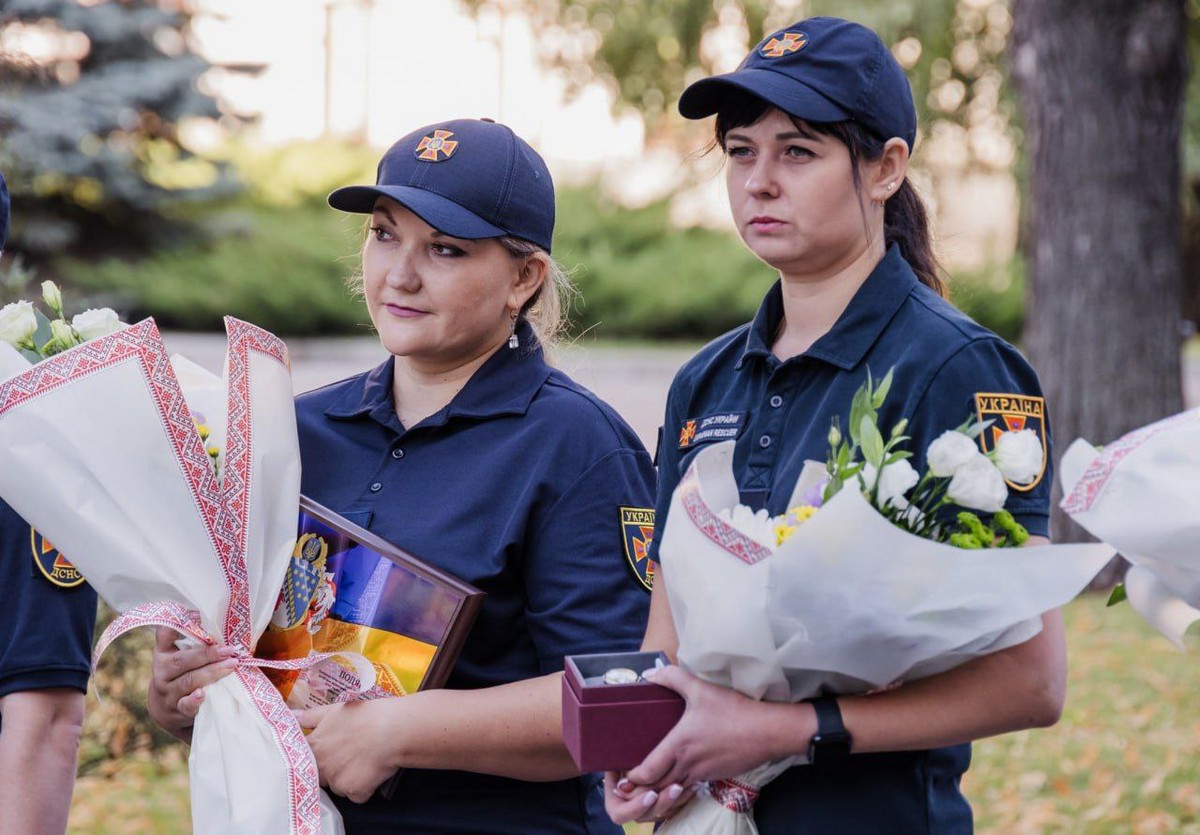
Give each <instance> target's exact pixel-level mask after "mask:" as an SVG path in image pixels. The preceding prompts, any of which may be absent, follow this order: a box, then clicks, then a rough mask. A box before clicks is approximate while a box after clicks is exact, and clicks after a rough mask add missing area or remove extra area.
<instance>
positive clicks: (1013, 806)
mask: <svg viewBox="0 0 1200 835" xmlns="http://www.w3.org/2000/svg"><path fill="white" fill-rule="evenodd" d="M1066 614H1067V630H1068V635H1069V640H1070V651H1071V674H1070V682H1071V684H1070V692H1069V695H1068V700H1067V706H1066V711H1065V713H1064V715H1063V719H1062V722H1061V723H1059V725H1057V726H1056V727H1054V728H1051V729H1049V730H1043V731H1030V732H1025V733H1018V734H1010V735H1008V736H1005V737H1001V738H998V739H993V740H987V741H985V742H982V743H979V744H978V745H977V746H976V748H975V760H974V767H973V768H972V769H971V771H970V773H969V775H968V777H967V779H966V783H965V789H966V792H967V795H968V797H969V798H970V799H971V802H972V804H973V805H974V807H975V813H976V820H977V824H978V831H979V832H980V833H995V835H999V833H1004V834H1005V835H1021V834H1022V833H1030V834H1031V835H1033V834H1034V833H1038V834H1040V833H1088V835H1092V833H1135V835H1151V833H1168V832H1169V833H1196V835H1200V699H1198V698H1196V696H1195V695H1194V694H1193V691H1194V689H1195V685H1196V683H1197V682H1198V681H1200V670H1198V669H1197V666H1196V659H1195V657H1194V656H1193V655H1185V654H1183V653H1180V652H1177V651H1176V650H1175V648H1174V647H1172V646H1171V645H1170V644H1169V643H1167V641H1166V640H1165V639H1163V638H1161V637H1159V636H1158V635H1157V633H1155V632H1153V631H1152V630H1151V629H1150V628H1149V627H1148V626H1146V625H1145V624H1144V623H1143V622H1142V621H1141V620H1140V619H1138V618H1137V616H1136V615H1135V614H1134V613H1133V611H1132V610H1131V609H1130V608H1129V607H1128V606H1127V605H1124V606H1118V607H1115V608H1113V609H1105V608H1104V602H1103V598H1102V597H1095V596H1093V597H1087V598H1084V599H1082V600H1079V601H1076V602H1075V603H1073V604H1071V606H1069V607H1068V609H1067V613H1066ZM106 765H111V766H112V767H111V768H107V769H104V768H102V769H101V771H107V772H108V773H107V774H93V775H91V776H87V777H84V778H81V779H80V780H79V783H78V784H77V786H76V789H75V798H74V803H73V807H72V813H71V827H70V830H69V831H70V832H72V833H97V835H98V833H118V832H119V833H176V832H188V831H190V828H189V826H188V819H187V781H186V777H185V776H184V773H183V768H182V766H181V765H175V766H172V767H169V768H166V769H163V768H160V767H158V766H155V765H152V764H150V763H145V762H136V761H135V762H127V763H124V764H119V765H118V764H106ZM643 831H645V830H643Z"/></svg>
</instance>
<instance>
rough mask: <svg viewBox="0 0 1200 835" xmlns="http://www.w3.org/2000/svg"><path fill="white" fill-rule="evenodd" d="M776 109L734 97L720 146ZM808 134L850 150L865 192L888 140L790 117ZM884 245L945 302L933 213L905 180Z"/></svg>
mask: <svg viewBox="0 0 1200 835" xmlns="http://www.w3.org/2000/svg"><path fill="white" fill-rule="evenodd" d="M771 107H772V105H770V104H767V103H766V102H765V101H763V100H762V99H760V98H758V97H756V96H752V95H749V94H747V95H744V96H731V97H730V98H729V99H727V100H726V102H725V104H724V105H723V106H722V107H721V110H720V111H719V112H718V113H717V124H716V139H715V143H714V144H715V147H719V148H724V147H725V135H726V134H727V133H729V131H731V130H733V129H734V128H740V127H745V126H746V125H753V124H754V123H755V122H757V121H758V120H759V119H761V118H762V117H763V116H764V115H765V114H766V112H767V110H769V109H770V108H771ZM790 118H791V119H792V121H793V122H795V123H796V126H797V127H798V128H800V129H801V130H804V131H813V132H815V133H821V134H824V135H826V136H832V137H834V138H836V139H838V140H840V141H841V142H842V144H844V145H845V146H846V147H847V148H848V149H849V151H850V173H851V176H852V177H853V178H854V187H855V188H856V189H857V188H861V186H862V181H861V179H860V174H859V163H860V162H862V161H864V160H866V161H868V162H870V161H874V160H877V159H879V158H880V157H881V156H883V145H884V142H883V140H881V139H879V138H878V137H876V136H875V135H874V134H871V133H869V132H867V130H866V129H865V128H863V127H862V126H861V125H860V124H858V123H857V122H805V121H802V120H800V119H797V118H796V117H794V116H792V117H790ZM883 241H884V244H885V245H886V246H889V247H890V246H891V245H892V244H895V245H896V246H898V247H900V254H901V255H903V256H904V260H905V261H907V262H908V265H909V266H910V267H912V270H913V272H914V273H916V276H917V279H918V280H919V281H920V282H921V283H922V284H924V285H925V286H926V287H928V288H929V289H931V290H933V291H934V292H935V293H937V294H938V295H939V296H941V297H942V298H946V296H947V292H946V285H945V283H944V282H943V281H942V279H941V276H940V273H941V266H940V265H939V264H938V261H937V256H936V255H934V254H933V239H932V236H931V235H930V233H929V213H928V212H926V210H925V204H924V202H923V201H922V200H921V195H919V194H917V190H916V188H914V187H913V185H912V183H911V182H909V180H908V178H907V177H905V178H904V181H903V182H902V183H900V188H899V190H897V192H896V193H895V194H893V195H892V196H891V197H890V198H889V199H888V201H887V203H886V205H885V207H884V210H883Z"/></svg>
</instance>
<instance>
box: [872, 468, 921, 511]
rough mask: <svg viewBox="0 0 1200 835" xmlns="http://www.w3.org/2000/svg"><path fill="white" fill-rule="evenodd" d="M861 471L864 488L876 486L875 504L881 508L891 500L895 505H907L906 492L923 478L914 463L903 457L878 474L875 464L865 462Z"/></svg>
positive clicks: (901, 506)
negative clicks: (915, 468)
mask: <svg viewBox="0 0 1200 835" xmlns="http://www.w3.org/2000/svg"><path fill="white" fill-rule="evenodd" d="M860 473H861V479H862V483H863V487H864V489H866V490H868V491H869V490H871V489H872V488H875V504H877V505H878V506H879V507H880V508H884V507H887V506H888V503H889V502H890V503H891V504H892V505H894V506H895V507H900V508H903V507H907V506H908V502H907V501H906V500H905V498H904V494H905V493H907V492H908V491H909V490H911V489H913V488H914V487H916V486H917V482H918V481H920V480H921V477H920V476H919V475H917V471H916V470H914V469H913V466H912V464H910V463H908V461H907V460H905V459H903V458H901V459H900V460H899V461H894V462H892V463H891V464H888V465H887V466H886V467H884V468H883V472H881V473H878V474H876V472H875V468H874V467H873V466H871V465H870V464H864V465H863V468H862V470H861V471H860ZM877 479H878V484H876V480H877Z"/></svg>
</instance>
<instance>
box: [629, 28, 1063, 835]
mask: <svg viewBox="0 0 1200 835" xmlns="http://www.w3.org/2000/svg"><path fill="white" fill-rule="evenodd" d="M679 109H680V112H681V113H682V114H683V115H684V116H686V117H688V118H692V119H699V118H704V117H706V116H710V115H714V114H715V115H716V117H717V118H716V144H717V145H718V146H719V147H720V148H721V149H722V150H723V151H724V152H725V154H726V157H727V160H726V176H727V185H728V191H729V201H730V207H731V209H732V212H733V217H734V221H735V223H736V225H737V229H738V232H739V234H740V235H741V237H742V240H743V241H744V242H745V244H746V246H748V247H749V248H750V250H751V251H752V252H753V253H754V254H755V255H757V256H758V257H759V258H761V259H762V260H763V261H765V262H766V263H768V264H770V265H771V266H772V267H774V268H775V269H777V270H778V271H779V276H780V280H779V281H778V282H777V283H776V284H775V286H774V287H772V288H771V290H770V291H769V292H768V293H767V295H766V297H765V299H764V300H763V303H762V306H761V307H760V309H759V311H758V314H757V315H756V316H755V318H754V321H753V322H750V323H749V324H747V325H744V326H742V327H740V328H738V329H736V330H734V331H732V332H730V333H728V334H726V335H724V336H722V337H720V338H718V339H716V340H715V341H713V342H712V343H710V344H709V345H707V346H706V347H704V348H703V349H702V350H701V351H700V353H699V354H698V355H697V356H696V357H695V358H694V359H693V360H691V361H689V362H688V363H687V364H686V365H685V366H684V367H683V368H682V369H681V370H680V372H679V374H678V375H677V376H676V378H675V381H674V383H673V384H672V386H671V391H670V395H669V398H668V401H667V409H666V425H665V426H664V431H663V435H662V439H663V440H662V443H661V446H660V450H659V458H658V462H659V487H658V525H659V530H662V529H663V525H664V519H665V516H666V513H667V511H668V509H669V507H670V501H671V495H672V492H673V491H674V489H675V486H676V484H677V483H678V481H679V479H680V477H681V475H682V474H683V472H684V471H685V470H686V469H687V467H688V464H689V463H690V461H691V459H692V458H693V456H694V453H695V451H696V450H697V449H699V448H700V447H702V446H703V445H704V443H706V442H708V441H711V440H713V438H708V439H705V438H703V437H702V436H701V435H702V433H693V432H689V431H687V428H688V427H689V426H695V425H696V424H697V423H699V422H700V419H701V418H706V417H711V416H721V419H722V420H721V422H722V425H723V426H726V427H729V426H736V427H737V431H738V435H737V440H736V446H735V452H734V461H733V470H734V475H735V477H736V478H737V481H738V486H739V490H740V493H741V500H742V502H743V503H746V504H748V505H751V506H752V507H765V508H767V509H768V511H769V512H770V513H771V514H779V513H783V512H785V511H786V510H787V508H786V506H785V505H786V502H787V501H788V500H789V498H790V495H791V492H792V488H793V486H794V485H795V483H796V479H797V477H798V475H799V473H800V470H801V467H802V466H803V463H804V461H805V460H807V459H814V460H825V458H826V455H827V450H828V441H827V434H828V432H829V427H830V425H831V421H832V419H833V418H834V417H835V416H841V417H842V422H843V425H844V421H845V413H846V411H847V410H848V408H849V405H850V402H851V398H852V396H853V393H854V391H855V390H856V389H857V388H858V387H859V386H860V385H861V384H862V383H863V381H864V380H865V378H866V376H867V371H868V368H869V369H870V370H871V371H872V373H873V374H875V376H876V378H878V377H881V376H883V375H884V374H885V373H886V372H887V371H888V369H889V368H894V369H895V378H894V380H893V384H892V388H891V392H892V393H891V395H890V396H889V399H888V403H887V404H886V405H885V407H884V408H883V410H882V412H881V414H880V425H881V426H892V425H894V424H895V423H896V422H897V421H899V420H900V419H901V418H908V420H909V423H908V428H907V434H909V435H910V436H911V437H912V440H911V441H910V442H909V443H908V446H907V448H908V449H910V450H912V451H913V452H914V453H916V457H917V459H918V460H917V461H915V462H914V464H915V465H916V466H917V468H918V469H921V468H923V466H924V462H923V460H921V459H922V458H923V454H924V450H925V449H926V448H927V446H928V445H929V443H930V442H931V441H933V440H934V439H935V438H937V437H938V436H939V435H940V434H941V433H942V432H943V431H945V430H947V429H951V428H954V427H956V426H958V425H960V424H962V423H963V421H964V420H965V419H966V418H967V417H969V416H971V415H978V416H979V417H980V418H984V419H994V420H996V421H997V425H1000V426H1005V425H1007V426H1008V428H1016V426H1017V425H1018V424H1019V425H1020V426H1022V427H1024V428H1029V429H1034V430H1035V431H1038V432H1039V433H1041V435H1042V437H1043V438H1044V439H1045V441H1046V443H1045V444H1044V446H1045V447H1046V449H1047V455H1046V459H1045V464H1046V466H1045V469H1044V470H1043V473H1042V476H1041V477H1040V479H1039V480H1037V481H1035V482H1034V483H1033V484H1031V485H1010V487H1012V488H1013V489H1011V490H1010V495H1009V499H1008V503H1007V509H1009V510H1010V511H1011V512H1012V513H1013V514H1014V516H1016V518H1017V519H1018V520H1019V521H1020V522H1021V523H1022V524H1024V525H1025V526H1026V527H1027V528H1028V529H1029V531H1030V532H1031V533H1032V534H1034V535H1035V536H1034V537H1032V538H1031V541H1039V542H1044V541H1045V539H1044V537H1045V536H1046V535H1047V533H1048V515H1049V498H1050V496H1049V491H1050V482H1051V473H1050V467H1049V461H1050V457H1049V454H1048V441H1049V433H1048V426H1047V425H1046V422H1045V411H1044V403H1043V400H1042V396H1041V391H1040V389H1039V386H1038V381H1037V377H1036V375H1035V374H1034V372H1033V370H1032V369H1031V368H1030V367H1029V365H1028V364H1027V363H1026V362H1025V360H1024V359H1023V358H1022V357H1021V355H1020V354H1019V353H1017V351H1016V350H1015V349H1014V348H1012V346H1010V345H1008V344H1007V343H1005V342H1004V341H1002V340H1001V339H1000V338H999V337H997V336H996V335H995V334H992V333H991V332H989V331H987V330H986V329H984V328H982V327H980V326H979V325H978V324H976V323H975V322H973V321H971V320H970V319H969V318H968V317H966V316H964V315H963V314H962V313H960V312H959V311H958V310H956V309H955V308H954V307H952V306H951V305H950V304H949V303H948V302H946V301H945V299H944V295H945V294H944V289H943V286H942V283H941V281H940V280H939V278H938V275H937V265H936V263H935V260H934V258H933V255H932V252H931V248H930V241H929V232H928V227H927V222H926V215H925V210H924V208H923V206H922V204H921V200H920V198H919V197H918V195H917V194H916V192H915V191H914V190H913V187H912V186H911V185H910V183H909V181H908V179H907V176H906V175H907V172H908V163H909V154H910V152H911V149H912V147H913V143H914V141H915V139H916V113H915V110H914V108H913V103H912V94H911V92H910V90H909V86H908V82H907V80H906V78H905V76H904V73H903V71H902V70H901V68H900V67H899V65H898V64H897V63H896V61H895V60H894V58H893V57H892V55H891V53H890V52H889V51H888V49H887V47H886V46H885V45H884V44H883V42H882V41H881V40H880V39H879V38H878V36H876V35H875V34H874V33H873V32H871V31H870V30H869V29H866V28H864V27H862V26H859V25H857V24H854V23H849V22H847V21H844V20H837V19H832V18H813V19H811V20H804V21H800V22H798V23H796V24H794V25H792V26H789V27H787V28H786V29H783V30H780V31H779V32H776V33H774V34H773V35H771V36H770V37H768V38H765V39H764V40H763V41H762V42H761V43H760V44H758V45H757V46H756V47H755V49H754V50H753V52H751V53H750V55H749V56H747V58H746V59H745V60H744V61H743V62H742V64H741V66H740V67H739V68H738V69H737V70H736V71H735V72H732V73H730V74H728V75H723V76H717V77H714V78H708V79H704V80H701V81H698V82H696V83H695V84H693V85H691V86H690V87H689V88H688V89H687V90H686V91H685V92H684V94H683V96H682V98H681V99H680V102H679ZM676 439H678V440H676ZM987 442H988V443H990V442H991V441H990V436H989V438H988V441H987ZM658 544H659V543H657V542H656V543H655V544H654V550H653V551H652V554H651V556H652V557H653V558H657V550H656V549H657V546H658ZM669 569H670V567H669V566H667V571H666V573H665V574H663V575H660V577H659V578H658V581H657V582H656V584H655V587H654V593H653V597H652V602H651V616H650V623H649V626H648V629H647V634H646V637H645V641H644V646H645V648H647V649H663V650H666V651H667V652H668V653H671V654H673V653H674V651H675V650H676V649H677V648H678V638H677V635H676V633H675V628H674V625H673V622H672V618H671V611H670V604H669V602H668V598H667V595H666V591H667V587H668V586H669V585H670V583H671V577H670V570H669ZM861 605H862V606H870V605H871V601H870V600H862V601H861ZM1043 624H1044V628H1043V630H1042V631H1041V633H1040V634H1039V635H1037V636H1036V637H1035V638H1033V639H1032V640H1030V641H1028V642H1027V643H1025V644H1022V645H1020V646H1016V647H1013V648H1011V649H1008V650H1004V651H1001V652H997V653H994V654H992V655H989V656H986V657H983V658H980V659H978V660H976V661H973V662H971V663H968V664H965V665H963V666H961V667H959V668H958V669H955V670H953V671H951V672H948V673H945V674H942V675H938V676H934V677H932V678H928V679H925V680H922V681H916V682H912V683H907V684H904V685H903V686H900V687H899V688H897V689H894V690H890V691H888V692H882V693H877V694H872V695H866V696H849V697H838V698H833V697H828V698H821V699H817V700H814V701H813V702H812V703H807V702H806V703H800V704H795V705H792V704H768V703H762V702H755V701H752V700H750V699H747V698H745V697H743V696H741V695H739V694H737V693H735V692H734V691H731V690H727V689H723V688H719V687H715V686H713V685H709V684H706V683H704V682H701V681H700V680H699V679H696V678H694V677H693V676H691V675H689V674H688V673H686V672H685V671H683V670H682V669H680V668H678V667H674V666H672V667H668V668H666V669H664V670H661V671H658V674H657V675H654V676H653V677H654V680H655V681H656V682H658V683H660V684H663V685H665V686H667V687H670V688H672V689H674V690H677V691H678V692H680V693H682V694H683V695H684V697H685V698H686V700H687V711H686V713H685V714H684V716H683V719H682V720H681V721H680V723H679V725H678V726H677V727H676V728H675V729H674V730H673V731H672V732H671V733H670V734H669V735H668V737H667V738H666V739H665V740H664V741H663V743H662V744H661V745H660V746H659V747H658V748H657V749H656V750H655V751H653V752H651V754H650V755H649V756H648V757H647V758H646V760H645V761H644V762H643V763H641V764H640V765H639V766H637V767H636V768H634V769H632V770H631V771H629V772H628V773H627V774H610V775H609V776H608V778H607V780H606V801H607V805H608V809H609V811H610V813H611V814H612V815H613V817H614V819H615V820H617V821H628V820H633V819H653V818H659V817H662V816H664V815H669V814H670V813H671V812H672V810H673V809H675V808H676V807H677V806H678V805H679V804H681V803H682V802H685V801H686V800H687V799H688V796H689V795H690V787H692V786H693V785H694V784H695V783H697V782H698V781H705V780H712V779H719V778H727V777H732V776H736V775H738V774H741V773H743V772H745V771H747V770H749V769H751V768H753V767H756V766H759V765H761V764H763V763H766V762H770V761H776V760H781V759H783V758H785V757H789V756H792V755H798V754H807V753H810V745H811V746H812V749H811V753H812V755H813V763H812V764H811V765H804V766H798V767H794V768H792V769H790V770H789V771H787V772H785V773H784V774H783V775H782V776H780V777H779V778H777V779H776V780H775V781H773V782H771V783H769V784H768V785H767V786H766V788H765V789H764V790H763V791H762V793H761V795H760V796H759V798H758V800H757V803H756V805H755V811H754V815H755V820H756V823H757V825H758V827H759V829H760V831H762V832H763V833H796V832H847V833H851V832H852V833H868V832H871V833H884V832H886V833H938V834H939V835H944V833H964V832H970V831H972V815H971V809H970V806H969V805H968V804H967V802H966V800H965V799H964V798H963V796H962V794H961V793H960V791H959V780H960V778H961V777H962V775H963V773H964V772H965V771H966V769H967V765H968V763H969V760H970V745H969V743H970V742H971V741H972V740H975V739H980V738H982V737H986V736H991V735H993V734H999V733H1005V732H1008V731H1014V730H1018V729H1022V728H1030V727H1036V726H1046V725H1051V724H1053V723H1054V722H1056V721H1057V719H1058V716H1059V713H1060V711H1061V708H1062V703H1063V698H1064V691H1065V677H1066V675H1065V674H1066V654H1065V643H1064V638H1063V629H1062V625H1061V618H1060V616H1059V614H1058V613H1056V612H1051V613H1048V614H1046V615H1045V616H1044V617H1043ZM651 674H652V675H653V671H651ZM814 736H816V737H817V739H816V740H815V742H814ZM847 742H848V744H849V751H850V754H849V755H848V756H846V755H845V750H846V746H847Z"/></svg>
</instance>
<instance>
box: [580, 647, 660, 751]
mask: <svg viewBox="0 0 1200 835" xmlns="http://www.w3.org/2000/svg"><path fill="white" fill-rule="evenodd" d="M668 663H670V660H669V659H668V658H667V657H666V655H664V654H663V653H661V652H621V653H600V654H595V655H569V656H567V658H566V663H565V670H564V673H563V688H562V698H563V703H562V704H563V740H564V741H565V742H566V745H567V750H568V751H569V752H570V754H571V758H572V759H573V760H574V761H575V765H577V766H578V767H579V770H580V771H623V770H626V769H630V768H633V767H634V766H636V765H638V764H639V763H640V762H641V761H642V760H644V759H645V758H646V755H647V754H649V753H650V752H651V751H652V750H654V746H656V745H658V743H659V742H660V741H661V740H662V738H663V737H664V736H666V735H667V732H668V731H670V730H671V728H673V727H674V726H675V723H676V722H678V721H679V717H680V716H682V715H683V708H684V702H683V697H682V696H680V695H679V694H678V693H676V692H675V691H673V690H669V689H668V688H666V687H662V686H660V685H657V684H653V683H651V682H649V681H646V680H644V679H643V678H642V677H641V675H640V674H641V672H642V671H643V670H647V669H650V668H651V667H655V666H660V665H662V664H668Z"/></svg>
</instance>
